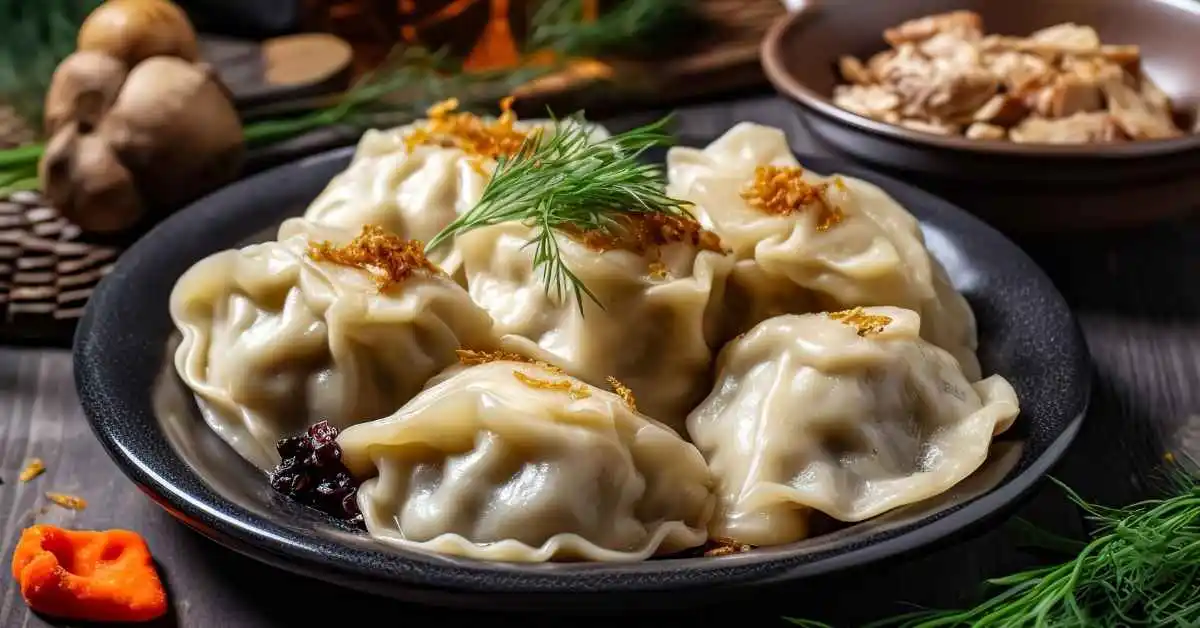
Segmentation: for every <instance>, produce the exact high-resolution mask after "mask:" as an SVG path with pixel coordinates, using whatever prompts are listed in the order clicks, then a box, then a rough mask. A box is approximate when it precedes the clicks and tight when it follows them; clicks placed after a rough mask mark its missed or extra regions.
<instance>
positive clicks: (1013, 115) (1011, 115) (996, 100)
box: [974, 94, 1029, 127]
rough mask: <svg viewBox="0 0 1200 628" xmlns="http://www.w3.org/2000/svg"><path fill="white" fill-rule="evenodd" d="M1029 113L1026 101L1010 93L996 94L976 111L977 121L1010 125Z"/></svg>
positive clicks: (996, 124)
mask: <svg viewBox="0 0 1200 628" xmlns="http://www.w3.org/2000/svg"><path fill="white" fill-rule="evenodd" d="M1027 113H1029V108H1028V107H1026V106H1025V101H1024V100H1021V99H1020V98H1016V97H1014V96H1010V95H1009V94H996V95H995V96H992V98H991V100H989V101H987V102H986V103H984V105H983V106H982V107H980V108H979V109H978V110H977V111H975V118H974V119H975V121H976V122H986V123H988V124H989V125H994V126H1002V127H1008V126H1012V125H1014V124H1016V123H1018V122H1020V121H1021V118H1024V117H1025V115H1026V114H1027Z"/></svg>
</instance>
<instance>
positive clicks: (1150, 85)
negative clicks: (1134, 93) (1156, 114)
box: [1142, 75, 1171, 113]
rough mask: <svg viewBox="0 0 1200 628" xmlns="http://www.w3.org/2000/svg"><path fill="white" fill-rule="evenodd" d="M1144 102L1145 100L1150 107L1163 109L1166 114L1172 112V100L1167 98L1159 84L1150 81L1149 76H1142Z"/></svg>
mask: <svg viewBox="0 0 1200 628" xmlns="http://www.w3.org/2000/svg"><path fill="white" fill-rule="evenodd" d="M1142 100H1145V101H1146V102H1147V103H1148V104H1149V105H1150V106H1152V107H1155V108H1157V109H1161V110H1163V111H1166V112H1168V113H1169V112H1170V111H1171V98H1170V97H1169V96H1167V94H1166V92H1164V91H1163V90H1162V89H1161V88H1160V87H1159V86H1158V84H1157V83H1155V82H1154V81H1152V80H1150V77H1149V76H1145V75H1143V76H1142Z"/></svg>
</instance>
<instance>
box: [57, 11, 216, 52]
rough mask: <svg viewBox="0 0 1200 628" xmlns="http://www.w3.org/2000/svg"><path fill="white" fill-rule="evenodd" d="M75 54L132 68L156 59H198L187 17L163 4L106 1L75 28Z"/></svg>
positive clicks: (196, 45)
mask: <svg viewBox="0 0 1200 628" xmlns="http://www.w3.org/2000/svg"><path fill="white" fill-rule="evenodd" d="M77 47H78V49H79V50H91V51H97V52H104V53H107V54H109V55H112V56H113V57H116V58H117V59H119V60H121V61H122V62H124V63H125V64H126V65H127V66H128V67H133V66H135V65H137V64H138V63H141V62H142V61H143V60H145V59H148V58H150V57H154V56H158V55H168V56H174V57H179V58H181V59H185V60H187V61H196V60H197V59H199V58H200V53H199V44H198V42H197V40H196V31H195V29H194V28H192V23H191V22H190V21H189V20H188V18H187V14H186V13H184V12H183V9H180V8H179V7H178V6H176V5H175V4H174V3H172V2H168V1H167V0H108V1H107V2H104V3H103V4H101V5H100V6H98V7H96V9H95V10H94V11H92V13H91V14H90V15H88V17H87V19H86V20H84V22H83V25H82V26H81V27H80V28H79V38H78V40H77Z"/></svg>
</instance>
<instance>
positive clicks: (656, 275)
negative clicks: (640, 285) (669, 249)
mask: <svg viewBox="0 0 1200 628" xmlns="http://www.w3.org/2000/svg"><path fill="white" fill-rule="evenodd" d="M647 271H648V273H649V275H650V278H651V279H666V278H667V277H668V276H669V275H670V274H671V272H670V271H669V270H667V265H666V264H664V263H662V262H660V261H653V262H650V266H649V268H648V269H647Z"/></svg>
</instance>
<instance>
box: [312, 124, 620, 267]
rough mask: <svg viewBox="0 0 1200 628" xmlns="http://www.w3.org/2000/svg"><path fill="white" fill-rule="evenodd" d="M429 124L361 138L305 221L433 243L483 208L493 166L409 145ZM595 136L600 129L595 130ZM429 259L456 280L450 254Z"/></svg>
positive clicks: (454, 152) (444, 250)
mask: <svg viewBox="0 0 1200 628" xmlns="http://www.w3.org/2000/svg"><path fill="white" fill-rule="evenodd" d="M423 123H425V121H419V122H416V123H413V124H409V125H404V126H400V127H396V128H393V129H384V130H377V129H371V130H368V131H367V132H366V133H364V134H363V136H362V138H361V139H360V140H359V142H358V146H357V147H356V148H355V153H354V158H353V159H352V160H351V162H350V165H349V166H348V167H347V168H346V170H344V171H342V172H341V173H339V174H338V175H337V176H335V177H334V178H333V180H331V181H330V182H329V185H328V186H326V188H325V190H324V191H323V192H321V194H320V195H319V196H318V197H317V198H316V200H314V201H313V202H312V204H310V205H309V207H308V209H307V210H306V211H305V213H304V217H305V218H307V219H308V220H311V221H313V222H318V223H321V224H326V225H330V226H335V227H344V228H350V229H353V230H355V231H357V230H358V229H360V228H361V227H362V226H363V225H368V224H369V225H378V226H380V227H383V228H384V229H387V230H388V231H390V232H392V233H395V234H397V235H399V236H401V237H403V238H409V239H414V240H421V241H422V242H429V241H430V240H431V239H432V238H433V237H434V236H435V235H437V234H438V232H440V231H441V230H442V229H444V228H445V227H446V226H447V225H449V224H450V223H451V222H452V221H453V220H454V219H455V218H457V217H458V215H459V214H461V213H463V212H466V211H467V210H469V209H471V208H472V207H474V206H475V204H476V203H478V202H479V199H480V197H481V196H482V194H483V190H484V188H485V187H486V186H487V183H488V181H489V179H490V178H491V173H492V172H493V171H494V170H495V168H496V161H495V160H493V159H487V158H482V157H476V156H471V155H468V154H467V153H466V152H464V151H463V150H461V149H459V148H453V147H443V146H432V145H418V146H415V147H413V149H412V150H411V151H410V150H409V148H408V147H407V146H406V144H405V138H406V137H407V136H408V135H410V134H411V133H412V132H413V130H414V129H415V128H416V127H417V126H418V125H419V124H423ZM515 126H516V127H517V128H518V129H520V130H524V131H531V130H533V129H536V128H543V129H548V130H549V129H552V128H553V127H552V125H551V124H550V122H549V121H545V120H530V121H528V122H518V123H517V124H516V125H515ZM589 128H590V129H591V132H592V133H593V134H594V135H595V136H596V137H606V136H607V135H608V132H607V131H605V130H604V128H603V127H599V126H590V127H589ZM430 259H432V260H433V261H434V262H436V263H437V264H438V265H439V266H441V267H442V268H443V269H445V270H446V272H448V273H450V274H451V275H456V274H457V273H458V270H459V264H460V263H461V262H460V260H459V258H458V257H457V251H456V250H455V249H454V248H453V247H448V246H447V247H439V248H438V249H437V250H436V251H432V252H431V253H430Z"/></svg>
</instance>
